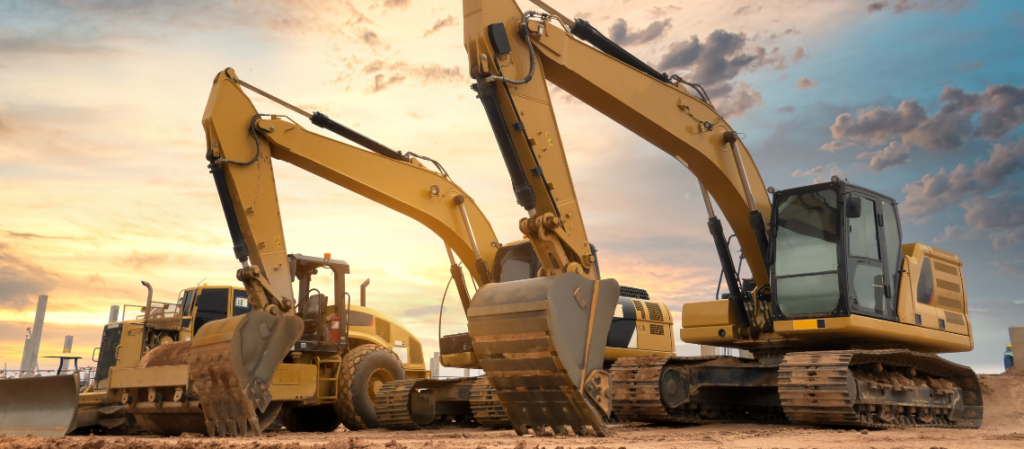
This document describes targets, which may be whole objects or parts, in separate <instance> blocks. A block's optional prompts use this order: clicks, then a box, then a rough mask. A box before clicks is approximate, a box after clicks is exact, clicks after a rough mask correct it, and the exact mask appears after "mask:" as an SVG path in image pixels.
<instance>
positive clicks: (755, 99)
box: [715, 82, 764, 118]
mask: <svg viewBox="0 0 1024 449" xmlns="http://www.w3.org/2000/svg"><path fill="white" fill-rule="evenodd" d="M763 104H764V100H763V99H762V98H761V93H760V92H758V91H756V90H754V87H753V86H751V85H749V84H747V83H743V82H740V83H737V84H736V87H735V89H733V90H732V92H731V93H730V94H729V95H728V96H726V97H725V99H724V100H723V101H720V102H718V103H716V106H715V108H716V109H717V110H718V113H719V114H721V115H722V117H730V118H732V117H739V116H741V115H743V113H745V112H747V111H748V110H750V109H753V108H756V107H758V106H761V105H763Z"/></svg>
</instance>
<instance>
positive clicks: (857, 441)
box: [0, 370, 1024, 449]
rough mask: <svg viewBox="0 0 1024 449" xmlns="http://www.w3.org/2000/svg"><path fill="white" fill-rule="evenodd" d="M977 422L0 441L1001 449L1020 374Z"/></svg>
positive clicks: (50, 447) (79, 447)
mask: <svg viewBox="0 0 1024 449" xmlns="http://www.w3.org/2000/svg"><path fill="white" fill-rule="evenodd" d="M980 377H981V382H982V392H983V394H984V401H985V418H984V424H982V426H981V428H980V429H976V430H958V429H915V428H907V429H903V430H878V431H870V432H868V431H853V430H837V429H815V428H810V427H804V426H791V425H749V424H730V425H707V426H680V427H663V426H651V425H642V424H615V425H612V426H610V429H611V436H609V437H606V438H583V437H518V436H516V434H515V432H513V431H511V430H500V431H495V430H481V429H461V428H443V429H436V430H418V431H387V430H379V429H377V430H369V431H361V432H348V431H345V430H344V429H341V430H338V431H336V432H333V433H327V434H298V433H290V432H275V433H270V434H267V435H265V436H263V437H260V438H255V437H250V438H218V439H214V438H207V437H202V436H198V435H185V436H182V437H170V438H160V437H101V436H74V437H63V438H36V437H7V436H0V448H4V449H7V448H12V449H63V448H68V449H235V448H237V449H305V448H309V449H321V448H322V449H371V448H373V449H376V448H381V449H416V448H430V449H455V448H460V449H481V448H488V449H490V448H494V449H497V448H507V449H591V448H593V449H619V448H666V449H668V448H720V447H729V448H828V447H831V448H844V449H857V448H966V447H980V448H1004V447H1005V448H1009V447H1017V448H1020V447H1024V371H1020V372H1013V370H1011V372H1010V373H1007V374H1004V375H1000V376H980Z"/></svg>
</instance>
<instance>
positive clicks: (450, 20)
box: [407, 0, 458, 37]
mask: <svg viewBox="0 0 1024 449" xmlns="http://www.w3.org/2000/svg"><path fill="white" fill-rule="evenodd" d="M407 1H408V0H407ZM456 23H458V20H457V19H455V16H452V15H449V16H448V17H445V18H443V19H437V22H434V26H432V27H430V29H429V30H427V31H426V32H424V33H423V37H427V36H429V35H431V34H434V33H436V32H437V31H438V30H440V29H442V28H447V27H450V26H455V24H456Z"/></svg>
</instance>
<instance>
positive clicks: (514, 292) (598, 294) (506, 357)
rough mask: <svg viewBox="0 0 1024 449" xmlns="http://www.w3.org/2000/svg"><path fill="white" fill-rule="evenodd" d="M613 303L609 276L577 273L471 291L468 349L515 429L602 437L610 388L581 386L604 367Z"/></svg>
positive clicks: (616, 289) (616, 291) (615, 296)
mask: <svg viewBox="0 0 1024 449" xmlns="http://www.w3.org/2000/svg"><path fill="white" fill-rule="evenodd" d="M618 300H619V284H618V282H616V281H615V280H614V279H607V280H602V281H594V280H591V279H587V278H585V277H583V276H580V275H578V274H574V273H567V274H561V275H558V276H551V277H543V278H537V279H527V280H521V281H512V282H502V283H492V284H487V285H485V286H483V287H482V288H481V289H480V291H479V292H478V293H477V294H476V295H475V297H474V298H473V302H472V304H471V305H470V308H469V312H468V316H469V335H470V337H471V338H472V341H473V352H475V353H476V355H477V357H478V358H479V359H480V367H481V368H483V370H484V372H485V373H486V374H487V378H488V379H489V380H490V381H491V384H492V385H493V386H494V388H495V389H496V390H497V393H498V398H499V399H500V400H501V403H502V405H503V406H504V408H505V410H506V412H507V413H508V417H509V420H510V421H511V422H512V427H513V429H515V431H516V433H518V434H520V435H523V434H525V433H527V431H528V429H532V430H533V432H534V433H537V434H550V433H558V434H568V433H576V434H580V435H591V434H593V435H598V436H604V435H605V434H606V431H607V427H606V424H605V422H604V420H603V418H602V416H603V415H604V412H602V409H604V408H606V407H607V405H608V401H610V398H608V397H607V395H606V393H607V386H605V388H604V390H600V391H596V390H594V389H593V387H588V388H587V392H586V393H587V394H584V386H585V384H587V381H588V380H589V379H591V377H592V376H591V375H592V374H593V373H595V372H599V371H600V370H601V369H602V366H603V363H604V350H605V345H606V341H607V339H608V330H609V328H610V326H611V321H612V314H613V313H614V311H615V305H616V304H617V303H618ZM595 398H596V400H595Z"/></svg>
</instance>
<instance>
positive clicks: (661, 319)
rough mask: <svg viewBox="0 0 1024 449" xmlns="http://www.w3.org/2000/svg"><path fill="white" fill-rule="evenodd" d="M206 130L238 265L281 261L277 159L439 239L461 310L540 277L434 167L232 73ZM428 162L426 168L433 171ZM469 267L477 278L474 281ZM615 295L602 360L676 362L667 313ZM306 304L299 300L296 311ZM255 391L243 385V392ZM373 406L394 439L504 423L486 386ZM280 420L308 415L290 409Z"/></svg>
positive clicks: (456, 337)
mask: <svg viewBox="0 0 1024 449" xmlns="http://www.w3.org/2000/svg"><path fill="white" fill-rule="evenodd" d="M243 88H244V89H248V90H250V91H252V92H254V93H256V94H258V95H261V96H263V97H265V98H267V99H269V100H271V101H273V102H276V103H278V104H279V105H281V106H283V107H285V108H287V109H289V110H291V111H294V112H296V113H297V114H299V115H301V116H303V117H306V118H308V119H310V121H311V123H313V124H314V125H316V126H318V127H321V128H323V129H325V130H327V131H330V132H332V133H334V134H337V135H339V136H341V137H344V138H345V139H348V140H349V141H351V142H353V143H355V144H357V145H359V146H361V147H362V148H360V147H357V146H353V145H349V144H347V143H343V142H340V141H337V140H333V139H329V138H327V137H324V136H322V135H320V134H317V133H314V132H311V131H308V130H306V129H304V128H303V127H302V126H300V125H299V124H297V123H296V122H294V121H293V120H291V119H290V118H289V117H287V116H283V115H273V114H261V113H259V112H257V110H256V108H255V107H254V106H253V104H252V102H251V101H250V100H249V98H248V97H247V96H246V94H245V92H244V91H243ZM204 124H205V125H206V126H207V132H208V153H207V159H208V161H209V162H210V169H211V171H212V173H213V174H214V178H215V181H216V183H217V185H218V191H219V192H220V196H221V200H222V205H223V206H224V209H225V215H226V217H227V220H228V223H229V228H230V229H232V232H231V235H232V239H233V241H234V245H235V248H236V251H240V252H241V253H240V252H236V255H237V254H245V251H249V248H257V249H258V251H257V253H258V254H259V256H256V255H253V254H251V255H250V257H253V258H254V260H256V261H257V262H255V263H256V264H257V265H258V266H261V267H267V266H270V267H273V266H274V265H272V264H271V265H268V260H270V259H269V257H270V256H267V254H273V253H274V252H280V251H283V249H279V248H278V243H277V242H279V241H280V242H282V243H281V248H283V236H282V235H281V234H280V218H279V215H278V210H279V205H278V199H277V196H276V191H275V186H274V182H275V180H274V173H273V165H272V164H273V162H272V161H273V160H274V159H277V160H280V161H284V162H287V163H290V164H292V165H295V166H297V167H299V168H301V169H303V170H305V171H308V172H310V173H313V174H315V175H317V176H319V177H321V178H323V179H325V180H327V181H329V182H332V183H334V184H337V185H338V186H341V187H343V188H346V189H348V190H351V191H353V192H355V193H358V194H360V195H362V196H364V197H366V198H368V199H370V200H372V201H375V202H377V203H379V204H381V205H383V206H385V207H388V208H390V209H392V210H394V211H396V212H399V213H401V214H403V215H406V216H408V217H410V218H412V219H414V220H415V221H417V222H419V223H420V224H422V225H424V226H426V227H427V228H428V229H430V230H431V231H432V232H434V233H435V234H436V235H437V236H438V237H440V238H441V240H442V241H443V242H444V244H445V249H446V252H447V255H448V260H449V262H450V264H451V266H450V271H451V274H452V280H453V282H454V284H455V286H456V288H455V290H456V292H457V295H458V296H459V299H460V302H461V305H462V309H463V311H465V310H468V309H469V307H470V302H471V296H470V294H469V284H470V283H472V284H473V285H482V284H485V283H488V282H492V283H493V282H498V283H505V282H509V283H512V282H515V281H518V280H521V279H531V278H534V277H536V276H537V273H538V269H539V268H540V266H541V265H540V262H539V261H538V260H537V256H536V254H535V252H534V251H533V248H532V246H531V245H530V243H529V242H528V241H525V240H521V241H518V242H511V243H506V244H502V243H500V242H499V241H498V238H497V237H496V235H495V232H494V230H493V228H492V227H491V224H490V222H489V221H488V220H487V218H486V216H485V215H484V214H483V212H482V211H481V209H480V207H479V206H478V205H477V204H476V203H475V201H474V200H473V199H472V197H470V196H469V195H468V194H467V193H466V192H465V191H464V190H463V189H462V188H460V187H459V186H458V185H457V184H455V182H454V181H453V180H452V178H451V176H450V175H449V174H448V172H447V171H445V169H444V167H443V166H442V165H441V164H440V163H439V162H437V161H435V160H434V159H431V158H429V157H427V156H423V155H419V154H416V153H412V152H406V153H402V152H399V151H395V150H393V149H391V148H389V147H387V146H385V145H383V144H381V143H379V142H377V141H375V140H373V139H371V138H369V137H367V136H365V135H362V134H360V133H358V132H356V131H355V130H352V129H351V128H349V127H346V126H345V125H343V124H341V123H338V122H336V121H334V120H332V119H330V118H329V117H327V116H326V115H324V114H322V113H319V112H314V113H310V112H307V111H304V110H302V109H300V108H298V107H296V106H294V105H292V104H289V103H287V102H285V101H283V100H281V99H279V98H277V97H275V96H273V95H271V94H269V93H267V92H265V91H263V90H261V89H259V88H257V87H255V86H253V85H251V84H249V83H247V82H245V81H243V80H240V79H239V78H238V77H237V74H236V73H235V72H234V70H232V69H230V68H229V69H226V70H224V71H223V72H221V73H219V74H218V75H217V77H216V79H215V81H214V85H213V90H212V92H211V95H210V102H209V104H208V107H207V113H206V116H205V118H204ZM422 161H426V162H428V163H431V164H432V165H433V167H434V169H430V168H428V167H427V166H425V165H424V163H423V162H422ZM237 211H244V213H237ZM242 229H244V230H245V231H242ZM268 242H274V243H273V244H269V245H268V244H267V243H268ZM257 257H259V258H257ZM260 258H262V259H260ZM456 259H459V260H461V263H458V262H456ZM240 260H241V257H240ZM260 260H262V262H260ZM254 266H256V265H254ZM463 266H464V267H465V270H466V271H468V272H469V274H470V279H469V280H467V279H466V278H465V275H464V271H463ZM595 268H596V267H595ZM268 272H270V273H273V268H271V269H270V271H268V270H267V269H266V268H263V269H261V270H260V271H259V272H258V273H256V274H252V273H253V271H247V269H245V268H243V270H242V271H240V274H239V277H240V279H241V278H246V277H247V276H254V277H255V278H256V279H257V280H259V282H260V283H261V284H260V285H266V284H267V283H269V284H270V285H276V284H274V282H275V281H272V280H263V279H261V278H260V277H259V275H262V273H268ZM265 277H267V278H269V276H265ZM264 289H265V290H266V288H265V287H264ZM614 293H615V294H614V297H615V300H616V304H617V306H616V308H615V311H614V313H613V315H614V318H613V321H614V324H613V325H612V327H613V328H614V330H613V331H611V332H607V334H608V339H607V341H606V342H604V343H602V345H601V346H602V348H604V347H605V346H607V350H605V354H604V355H602V356H600V360H602V361H603V363H604V364H606V365H608V366H610V365H611V363H613V362H614V361H615V360H617V359H618V358H621V357H628V356H634V357H635V356H645V355H670V354H674V353H675V344H674V341H673V335H672V317H671V314H670V313H669V311H668V307H667V306H666V305H665V304H661V303H657V302H653V301H649V299H650V298H649V296H648V294H647V292H646V291H645V290H642V289H638V288H631V287H621V288H618V287H617V288H616V290H615V292H614ZM268 296H269V295H268ZM301 304H302V303H301V301H300V306H299V308H300V309H301V308H302V306H301ZM200 337H201V336H199V335H197V337H196V338H197V339H199V338H200ZM410 338H411V337H410ZM439 340H440V349H441V363H442V365H444V366H448V367H455V368H479V367H480V365H479V360H478V359H477V358H476V356H475V353H474V351H473V349H472V345H471V344H470V342H469V335H468V334H467V333H461V334H453V335H446V336H440V335H439ZM605 343H607V345H606V344H605ZM241 360H242V361H245V359H244V358H243V359H241ZM282 366H284V365H282ZM278 369H280V368H278ZM214 375H215V376H223V375H225V374H223V373H220V374H214ZM239 377H241V376H239ZM248 381H249V379H247V378H241V379H240V381H239V382H240V383H244V382H248ZM370 396H371V398H372V404H373V406H374V407H375V411H376V416H377V420H376V422H375V425H380V426H382V427H385V428H389V429H415V428H421V427H425V426H432V425H438V424H443V423H448V422H454V423H460V422H474V423H476V424H478V425H483V426H488V427H507V426H508V424H509V422H508V419H507V416H506V413H505V411H504V408H503V407H502V405H501V404H500V402H498V400H497V397H496V396H495V395H494V388H493V387H491V385H490V383H489V382H488V381H487V379H486V378H483V379H481V378H454V379H427V378H424V377H422V376H416V377H414V376H409V378H408V379H405V380H402V379H394V380H392V381H390V382H384V383H380V384H375V385H373V386H372V387H371V393H370ZM243 405H244V404H243ZM284 410H285V412H287V411H288V410H302V408H296V407H294V406H291V407H289V406H288V405H286V406H285V409H284ZM304 419H311V418H310V417H306V418H304ZM298 424H301V420H298V421H296V420H293V421H292V422H291V424H290V423H289V422H285V423H284V425H285V427H287V428H288V429H289V430H293V431H294V430H295V428H294V427H293V426H296V425H298ZM345 424H346V427H349V426H348V423H345ZM349 428H350V429H352V430H358V429H359V427H349Z"/></svg>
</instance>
